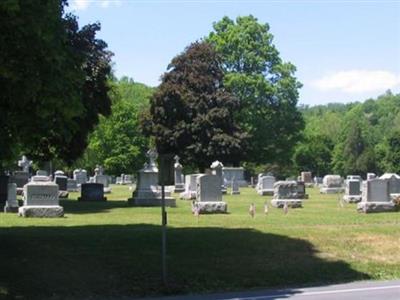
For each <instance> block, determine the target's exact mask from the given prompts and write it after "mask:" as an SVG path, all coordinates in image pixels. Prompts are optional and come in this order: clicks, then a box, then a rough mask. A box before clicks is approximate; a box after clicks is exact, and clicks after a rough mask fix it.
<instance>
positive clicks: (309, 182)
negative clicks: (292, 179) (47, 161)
mask: <svg viewBox="0 0 400 300" xmlns="http://www.w3.org/2000/svg"><path fill="white" fill-rule="evenodd" d="M300 178H301V180H300V181H302V182H304V185H305V186H306V187H312V186H313V185H314V184H313V178H312V173H311V172H301V173H300Z"/></svg>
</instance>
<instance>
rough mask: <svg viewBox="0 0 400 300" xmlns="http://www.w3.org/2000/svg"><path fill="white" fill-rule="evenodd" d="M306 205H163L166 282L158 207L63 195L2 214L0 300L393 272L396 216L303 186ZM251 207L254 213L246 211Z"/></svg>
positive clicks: (396, 268) (238, 199)
mask: <svg viewBox="0 0 400 300" xmlns="http://www.w3.org/2000/svg"><path fill="white" fill-rule="evenodd" d="M307 191H308V193H309V194H310V199H308V200H305V202H304V208H302V209H295V210H289V213H288V214H287V215H284V214H283V212H282V210H280V209H276V208H270V209H269V213H268V215H264V214H263V206H264V202H265V201H266V200H267V199H268V200H270V198H271V197H261V196H258V195H257V194H256V193H255V191H254V189H250V188H246V189H241V195H239V196H230V195H228V196H225V197H224V199H225V200H226V201H227V202H228V203H229V214H226V215H202V216H200V217H199V219H197V218H195V217H194V216H193V215H192V214H191V209H190V201H183V200H177V203H178V207H177V208H169V209H168V222H169V229H168V250H167V252H168V274H169V282H170V287H169V289H167V290H165V289H163V287H162V284H161V280H160V240H161V230H160V208H135V207H129V206H128V205H127V201H126V199H127V198H128V197H129V196H130V194H131V192H130V191H129V190H128V187H126V186H113V193H112V194H109V195H107V197H108V199H109V201H108V202H106V203H81V202H77V201H76V198H77V197H78V194H77V193H71V194H70V200H64V201H61V205H63V206H64V208H65V212H66V214H65V218H60V219H24V218H19V217H17V216H16V215H14V214H3V213H0V256H1V259H0V298H18V299H32V298H38V299H45V298H52V299H65V298H86V297H93V298H96V297H98V296H103V297H113V296H143V295H153V294H161V293H191V292H209V291H226V290H243V289H248V288H256V287H278V286H285V287H287V286H294V285H310V284H318V283H326V282H346V281H352V280H361V279H391V278H400V255H399V253H400V230H399V229H400V214H399V213H381V214H369V215H365V214H359V213H357V212H356V210H355V205H354V204H352V205H346V206H345V207H340V205H339V203H338V200H337V199H338V196H337V195H320V194H319V193H318V190H317V189H308V190H307ZM252 202H254V203H255V204H256V209H257V213H256V216H255V218H254V219H252V218H251V217H250V216H249V214H248V208H249V205H250V203H252Z"/></svg>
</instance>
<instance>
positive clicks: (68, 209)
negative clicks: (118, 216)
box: [60, 199, 129, 214]
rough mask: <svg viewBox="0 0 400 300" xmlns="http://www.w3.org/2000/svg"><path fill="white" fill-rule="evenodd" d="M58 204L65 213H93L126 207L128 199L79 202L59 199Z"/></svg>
mask: <svg viewBox="0 0 400 300" xmlns="http://www.w3.org/2000/svg"><path fill="white" fill-rule="evenodd" d="M60 205H61V206H62V207H64V212H65V213H66V214H69V213H73V214H93V213H101V212H105V211H107V210H110V209H113V208H122V207H128V206H129V205H128V200H112V201H102V202H87V201H86V202H85V201H83V202H81V201H77V200H72V199H61V200H60Z"/></svg>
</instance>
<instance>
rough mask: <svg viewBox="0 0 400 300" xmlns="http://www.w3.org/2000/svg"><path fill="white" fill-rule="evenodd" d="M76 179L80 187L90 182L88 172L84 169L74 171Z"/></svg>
mask: <svg viewBox="0 0 400 300" xmlns="http://www.w3.org/2000/svg"><path fill="white" fill-rule="evenodd" d="M74 179H75V180H76V182H77V184H78V185H81V184H83V183H86V182H87V181H88V177H87V171H86V170H83V169H76V170H74Z"/></svg>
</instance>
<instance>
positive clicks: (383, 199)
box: [357, 179, 396, 213]
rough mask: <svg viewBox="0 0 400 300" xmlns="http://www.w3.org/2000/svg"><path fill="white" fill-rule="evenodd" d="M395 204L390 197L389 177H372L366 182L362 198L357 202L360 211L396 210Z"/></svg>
mask: <svg viewBox="0 0 400 300" xmlns="http://www.w3.org/2000/svg"><path fill="white" fill-rule="evenodd" d="M395 208H396V207H395V205H394V203H393V202H392V201H391V199H390V194H389V181H388V180H387V179H371V180H367V181H366V183H365V189H364V190H363V194H362V200H361V202H359V203H358V204H357V210H358V211H359V212H364V213H370V212H386V211H394V210H395Z"/></svg>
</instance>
